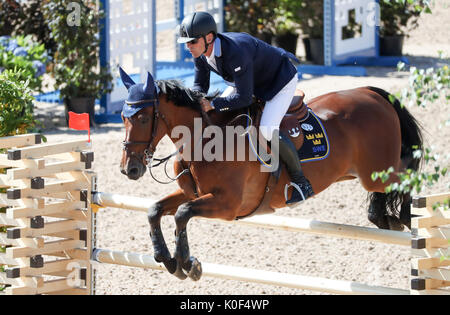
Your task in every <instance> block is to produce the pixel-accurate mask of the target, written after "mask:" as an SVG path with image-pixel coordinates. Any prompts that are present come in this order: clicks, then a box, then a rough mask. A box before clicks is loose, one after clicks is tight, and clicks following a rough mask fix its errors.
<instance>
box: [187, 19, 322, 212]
mask: <svg viewBox="0 0 450 315" xmlns="http://www.w3.org/2000/svg"><path fill="white" fill-rule="evenodd" d="M178 32H179V38H178V43H185V44H186V46H187V48H188V49H189V51H190V53H191V54H192V56H193V57H194V63H195V80H194V88H193V89H194V90H198V91H201V92H203V93H205V94H206V93H207V92H208V90H209V84H210V72H211V71H214V72H216V73H217V74H218V75H220V76H221V77H222V78H223V79H224V80H225V81H227V84H228V85H229V86H228V88H227V89H226V90H225V91H224V93H222V95H221V96H220V97H218V98H215V99H214V100H213V101H212V102H210V101H208V100H207V99H202V100H201V106H202V108H203V110H204V111H205V112H208V111H210V110H215V111H217V112H223V111H228V110H235V109H238V108H242V107H246V106H250V105H251V101H252V96H253V95H255V96H256V97H258V98H259V99H262V100H263V101H266V105H265V108H264V111H263V114H262V117H261V123H260V132H261V134H262V135H263V136H264V138H265V139H266V140H267V141H270V140H271V139H272V136H273V134H274V132H276V133H277V134H278V133H279V138H280V141H279V151H280V158H281V160H282V161H283V162H284V163H285V164H286V166H287V170H288V174H289V176H290V178H291V181H292V182H291V185H292V186H293V187H295V188H296V189H294V190H293V193H292V196H291V199H289V200H287V201H286V204H292V203H296V202H299V201H303V200H306V198H308V197H310V196H312V195H313V194H314V192H313V189H312V187H311V184H310V182H309V181H308V179H306V178H305V176H304V175H303V171H302V168H301V164H300V161H299V157H298V154H297V150H296V148H295V146H294V144H293V143H292V142H291V140H290V139H289V136H286V135H284V134H283V133H281V132H279V126H280V123H281V120H282V119H283V117H284V115H285V114H286V112H287V110H288V108H289V105H290V103H291V101H292V98H293V96H294V93H295V90H296V86H297V70H296V68H295V66H294V65H293V64H292V62H291V61H290V59H293V60H296V61H298V60H297V58H296V57H295V56H294V55H293V54H291V53H289V52H286V51H285V50H283V49H281V48H276V47H273V46H271V45H269V44H267V43H265V42H263V41H261V40H259V39H257V38H255V37H252V36H250V35H248V34H246V33H217V25H216V22H215V20H214V18H213V17H212V16H211V15H210V14H209V13H207V12H195V13H193V14H191V15H189V16H186V17H185V18H184V19H183V21H182V23H181V25H179V31H178Z"/></svg>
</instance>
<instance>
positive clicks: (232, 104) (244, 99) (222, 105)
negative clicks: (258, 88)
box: [211, 62, 253, 112]
mask: <svg viewBox="0 0 450 315" xmlns="http://www.w3.org/2000/svg"><path fill="white" fill-rule="evenodd" d="M229 71H230V72H232V73H233V78H234V84H235V87H236V93H234V94H232V95H230V96H227V97H218V98H215V99H214V100H213V101H212V102H211V105H212V106H213V107H214V109H215V110H216V111H218V112H223V111H228V110H234V109H238V108H242V107H246V106H250V104H251V101H252V95H253V63H252V62H249V63H246V64H245V65H244V64H243V63H241V65H239V64H236V63H235V64H234V65H232V66H231V67H230V69H229Z"/></svg>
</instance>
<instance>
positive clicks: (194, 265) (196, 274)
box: [188, 257, 203, 281]
mask: <svg viewBox="0 0 450 315" xmlns="http://www.w3.org/2000/svg"><path fill="white" fill-rule="evenodd" d="M190 260H191V269H190V270H189V273H188V277H189V278H191V279H192V280H193V281H198V280H200V278H201V277H202V272H203V270H202V264H201V263H200V262H199V261H198V260H197V258H195V257H191V258H190Z"/></svg>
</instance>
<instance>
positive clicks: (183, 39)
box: [177, 12, 217, 48]
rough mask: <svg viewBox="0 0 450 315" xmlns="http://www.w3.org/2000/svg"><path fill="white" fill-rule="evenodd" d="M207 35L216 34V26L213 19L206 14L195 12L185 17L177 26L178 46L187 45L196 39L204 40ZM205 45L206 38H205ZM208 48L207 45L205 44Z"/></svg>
mask: <svg viewBox="0 0 450 315" xmlns="http://www.w3.org/2000/svg"><path fill="white" fill-rule="evenodd" d="M209 33H213V34H214V37H215V36H216V34H217V25H216V21H215V20H214V17H213V16H212V15H211V14H209V13H208V12H195V13H193V14H191V15H188V16H186V17H185V18H184V19H183V22H181V24H180V25H179V30H178V34H179V38H178V40H177V42H178V43H179V44H183V43H188V42H190V41H192V40H194V39H197V38H201V37H203V38H205V37H206V35H208V34H209ZM205 43H206V38H205ZM206 48H208V44H206Z"/></svg>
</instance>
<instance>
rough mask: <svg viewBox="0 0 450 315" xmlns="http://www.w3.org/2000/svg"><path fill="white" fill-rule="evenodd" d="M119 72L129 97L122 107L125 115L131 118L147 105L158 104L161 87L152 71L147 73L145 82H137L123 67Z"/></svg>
mask: <svg viewBox="0 0 450 315" xmlns="http://www.w3.org/2000/svg"><path fill="white" fill-rule="evenodd" d="M119 72H120V78H121V79H122V82H123V84H124V85H125V87H126V88H127V90H128V98H127V99H126V101H125V103H124V104H123V108H122V114H123V117H125V118H129V117H131V116H133V115H134V114H136V113H137V112H138V111H140V110H141V109H143V108H145V107H148V106H154V105H155V104H158V93H159V88H158V86H157V85H156V84H155V81H154V80H153V77H152V75H151V74H150V73H147V80H146V82H145V83H139V84H136V83H135V82H134V81H133V80H132V79H131V78H130V76H129V75H128V74H126V73H125V71H124V70H123V69H122V68H119Z"/></svg>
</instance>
